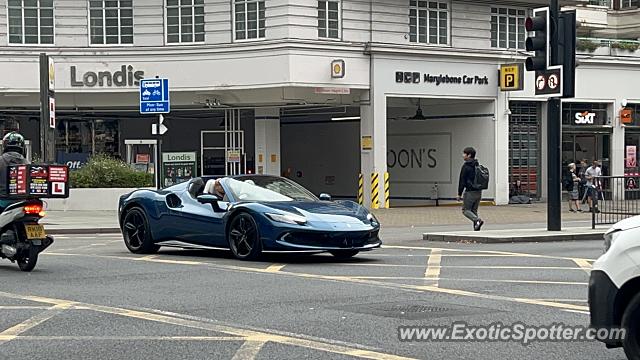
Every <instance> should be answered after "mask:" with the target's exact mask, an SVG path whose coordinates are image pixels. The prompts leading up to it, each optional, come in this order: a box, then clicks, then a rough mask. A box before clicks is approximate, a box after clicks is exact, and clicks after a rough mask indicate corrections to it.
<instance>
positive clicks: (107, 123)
mask: <svg viewBox="0 0 640 360" xmlns="http://www.w3.org/2000/svg"><path fill="white" fill-rule="evenodd" d="M119 144H120V139H119V131H118V121H117V120H101V119H94V120H63V121H59V122H58V126H57V138H56V150H57V152H62V153H67V154H71V153H81V154H87V155H89V154H100V153H104V154H110V155H114V156H117V155H119V153H120V146H119Z"/></svg>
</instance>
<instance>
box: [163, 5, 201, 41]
mask: <svg viewBox="0 0 640 360" xmlns="http://www.w3.org/2000/svg"><path fill="white" fill-rule="evenodd" d="M203 41H204V0H167V43H193V42H203Z"/></svg>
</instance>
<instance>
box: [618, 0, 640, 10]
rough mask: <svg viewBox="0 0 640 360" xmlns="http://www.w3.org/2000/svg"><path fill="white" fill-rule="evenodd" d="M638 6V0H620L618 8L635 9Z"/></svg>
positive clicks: (639, 1) (639, 2)
mask: <svg viewBox="0 0 640 360" xmlns="http://www.w3.org/2000/svg"><path fill="white" fill-rule="evenodd" d="M638 7H640V0H621V3H620V9H637V8H638Z"/></svg>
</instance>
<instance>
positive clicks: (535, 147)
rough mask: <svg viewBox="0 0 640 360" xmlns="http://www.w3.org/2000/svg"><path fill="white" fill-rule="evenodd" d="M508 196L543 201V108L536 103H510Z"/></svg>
mask: <svg viewBox="0 0 640 360" xmlns="http://www.w3.org/2000/svg"><path fill="white" fill-rule="evenodd" d="M509 109H510V110H511V115H510V116H509V183H510V190H509V195H510V196H515V195H528V196H530V197H533V198H537V199H539V198H540V175H541V173H540V165H541V164H540V157H541V150H540V121H539V120H538V119H539V115H540V107H539V105H538V103H537V102H533V101H511V102H510V103H509Z"/></svg>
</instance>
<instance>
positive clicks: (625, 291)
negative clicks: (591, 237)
mask: <svg viewBox="0 0 640 360" xmlns="http://www.w3.org/2000/svg"><path fill="white" fill-rule="evenodd" d="M604 243H605V253H604V255H602V256H601V257H600V258H599V259H598V260H597V261H596V262H595V263H593V270H592V271H591V278H590V279H589V310H590V313H591V327H593V328H596V329H611V328H624V329H626V336H625V338H624V340H623V341H619V340H617V341H616V340H601V341H603V342H604V343H605V344H606V345H607V347H608V348H615V347H621V346H622V347H624V351H625V353H626V354H627V357H628V358H629V359H631V360H640V216H634V217H631V218H628V219H625V220H622V221H620V222H618V223H616V224H615V225H613V226H612V227H611V228H610V229H609V230H607V232H606V233H605V234H604Z"/></svg>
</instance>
